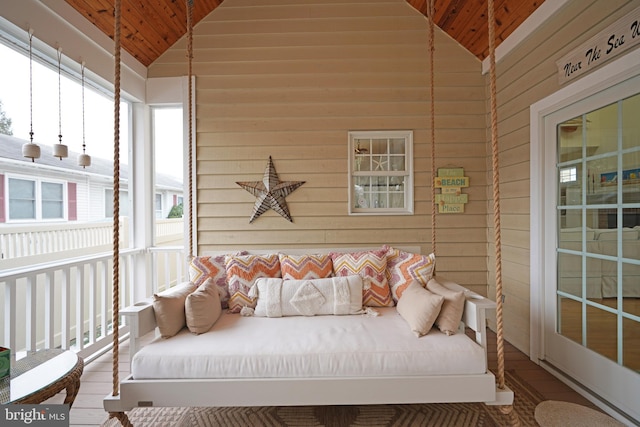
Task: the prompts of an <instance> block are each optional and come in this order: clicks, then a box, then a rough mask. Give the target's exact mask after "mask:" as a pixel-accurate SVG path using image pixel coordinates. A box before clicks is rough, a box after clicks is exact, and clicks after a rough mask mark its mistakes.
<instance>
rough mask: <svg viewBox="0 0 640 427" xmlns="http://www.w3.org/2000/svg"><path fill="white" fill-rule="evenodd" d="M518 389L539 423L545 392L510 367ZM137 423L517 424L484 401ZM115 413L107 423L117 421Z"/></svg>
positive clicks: (527, 416)
mask: <svg viewBox="0 0 640 427" xmlns="http://www.w3.org/2000/svg"><path fill="white" fill-rule="evenodd" d="M505 380H506V383H507V386H508V387H509V388H510V389H511V390H513V391H514V393H515V400H514V411H515V413H516V414H517V416H518V418H519V420H520V425H521V426H538V423H537V422H536V421H535V418H534V411H535V408H536V406H537V405H538V404H539V403H540V402H542V401H543V400H544V398H543V397H542V396H541V395H540V394H539V393H538V392H536V391H535V390H533V389H532V388H531V387H529V386H528V384H527V383H526V382H525V381H524V380H523V379H521V378H520V377H518V375H517V374H515V373H514V372H512V371H507V372H506V373H505ZM127 415H128V417H129V420H130V421H131V422H132V424H133V425H134V426H136V427H152V426H153V427H217V426H224V427H248V426H251V427H414V426H416V427H418V426H425V427H431V426H434V427H436V426H437V427H464V426H474V427H475V426H477V427H498V426H510V425H512V418H511V417H510V416H508V415H505V414H503V413H502V412H501V411H500V408H499V407H495V406H487V405H484V404H482V403H430V404H411V405H346V406H267V407H224V408H219V407H211V408H135V409H133V410H131V411H129V412H128V413H127ZM118 425H119V422H118V421H117V420H115V419H111V420H109V421H107V422H106V423H104V424H103V425H102V427H116V426H118Z"/></svg>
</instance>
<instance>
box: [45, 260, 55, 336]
mask: <svg viewBox="0 0 640 427" xmlns="http://www.w3.org/2000/svg"><path fill="white" fill-rule="evenodd" d="M53 274H54V273H52V272H47V273H45V275H44V277H45V282H44V346H45V348H54V341H53V329H54V324H55V321H54V320H55V319H54V307H53V304H54V301H55V298H54V289H53V277H52V276H53Z"/></svg>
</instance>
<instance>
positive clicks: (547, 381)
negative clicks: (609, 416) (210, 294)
mask: <svg viewBox="0 0 640 427" xmlns="http://www.w3.org/2000/svg"><path fill="white" fill-rule="evenodd" d="M488 335H489V342H490V347H489V348H490V349H495V340H496V337H495V334H494V333H493V332H491V331H489V333H488ZM149 339H151V337H149ZM112 360H113V359H112V356H111V353H107V354H105V355H103V356H101V357H99V358H98V359H96V360H95V361H93V362H91V363H89V364H87V365H86V366H85V369H84V373H83V375H82V380H81V381H82V383H81V386H80V392H79V393H78V396H77V398H76V400H75V403H74V404H73V408H72V409H71V414H70V415H71V416H70V418H71V426H78V427H79V426H91V427H96V426H100V425H101V424H102V423H103V422H104V421H106V420H107V414H106V413H105V411H104V409H103V407H102V399H103V398H104V397H105V396H106V395H108V394H109V393H111V391H112ZM495 365H496V354H495V351H494V352H493V353H490V354H489V367H490V368H494V367H495ZM505 365H506V369H514V370H516V371H517V372H518V375H519V376H520V377H521V378H523V379H525V380H526V381H527V382H528V383H529V384H531V385H532V386H533V387H534V388H535V389H536V390H537V391H538V392H540V394H542V395H543V396H544V397H545V399H548V400H561V401H567V402H573V403H578V404H581V405H585V406H589V407H594V406H593V404H592V403H591V402H589V401H588V400H587V399H585V398H584V397H582V396H581V395H579V394H578V393H576V392H575V391H573V390H572V389H571V388H569V387H568V386H567V385H565V384H564V383H562V382H561V381H560V380H558V379H556V378H555V377H554V376H553V375H551V374H550V373H548V372H547V371H545V370H544V369H542V368H541V367H539V366H538V365H536V364H535V363H533V362H532V361H531V360H529V357H528V356H526V355H525V354H524V353H522V352H520V351H518V350H517V349H516V348H515V347H514V346H512V345H511V344H509V343H507V342H505ZM119 366H120V374H119V375H120V378H121V379H122V378H124V377H125V376H126V375H128V373H129V345H128V341H127V342H126V343H124V344H123V345H121V346H120V358H119ZM63 400H64V394H59V395H58V396H55V397H53V398H52V399H50V400H49V401H48V403H62V401H63Z"/></svg>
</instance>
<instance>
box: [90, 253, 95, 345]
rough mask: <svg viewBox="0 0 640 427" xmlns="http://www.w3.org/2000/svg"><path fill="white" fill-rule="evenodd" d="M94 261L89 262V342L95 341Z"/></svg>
mask: <svg viewBox="0 0 640 427" xmlns="http://www.w3.org/2000/svg"><path fill="white" fill-rule="evenodd" d="M96 295H97V293H96V263H95V262H91V263H90V264H89V343H94V342H96V303H97V298H96Z"/></svg>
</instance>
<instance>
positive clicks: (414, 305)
mask: <svg viewBox="0 0 640 427" xmlns="http://www.w3.org/2000/svg"><path fill="white" fill-rule="evenodd" d="M443 301H444V297H442V296H441V295H436V294H434V293H431V292H429V291H428V290H426V289H425V288H423V287H422V286H420V284H419V283H418V282H415V281H414V282H411V283H410V284H409V286H407V288H406V289H405V290H404V292H403V293H402V296H401V297H400V299H399V300H398V304H397V307H396V309H397V310H398V313H400V315H401V316H402V317H403V318H404V320H406V321H407V323H408V324H409V326H410V327H411V330H412V331H413V332H414V333H415V334H416V336H418V337H421V336H422V335H426V334H427V333H429V331H430V330H431V328H432V327H433V323H434V322H435V320H436V317H438V313H439V312H440V307H441V306H442V302H443Z"/></svg>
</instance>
